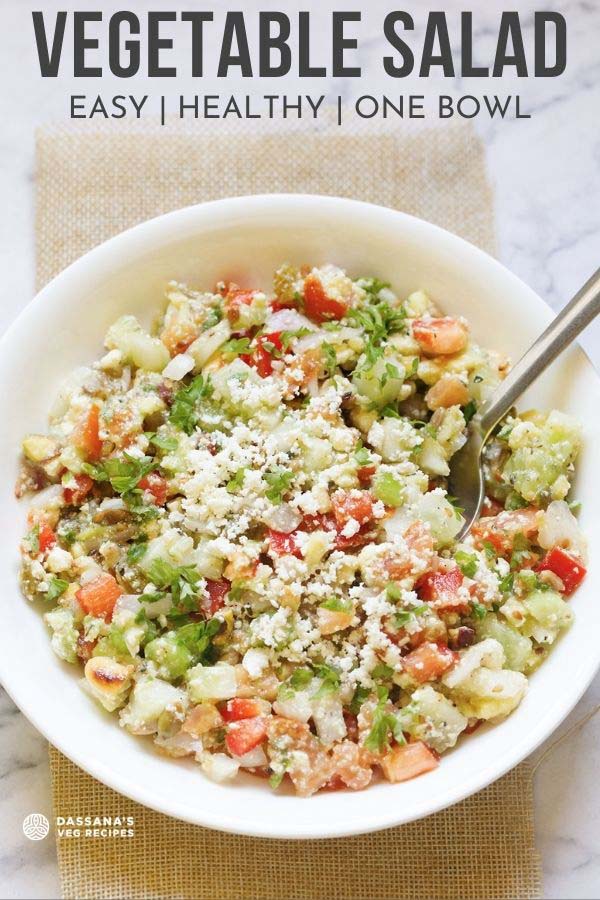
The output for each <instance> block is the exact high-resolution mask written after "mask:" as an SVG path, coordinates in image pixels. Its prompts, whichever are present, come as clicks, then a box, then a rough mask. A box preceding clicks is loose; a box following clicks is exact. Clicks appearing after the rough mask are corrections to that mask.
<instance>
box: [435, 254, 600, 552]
mask: <svg viewBox="0 0 600 900" xmlns="http://www.w3.org/2000/svg"><path fill="white" fill-rule="evenodd" d="M599 312H600V269H598V270H597V271H596V272H595V273H594V274H593V275H592V277H591V278H590V279H589V280H588V281H587V282H586V283H585V284H584V286H583V287H582V288H581V290H579V291H578V292H577V293H576V294H575V296H574V297H573V299H572V300H571V301H570V302H569V303H567V305H566V306H565V307H564V308H563V309H562V310H561V312H560V313H559V314H558V315H557V316H556V318H555V319H553V321H552V322H551V323H550V325H549V326H548V327H547V328H546V330H545V331H544V332H543V333H542V334H541V335H540V336H539V338H538V339H537V340H536V341H535V342H534V343H533V344H532V345H531V347H530V348H529V350H527V351H526V352H525V353H524V355H523V356H522V357H521V359H520V360H519V361H518V363H517V364H516V365H515V366H514V368H513V369H512V370H511V371H510V372H509V374H508V376H507V377H506V378H505V380H504V381H503V382H502V384H501V385H500V387H499V388H498V389H497V390H496V391H495V393H494V394H493V395H492V397H491V398H490V399H489V400H488V401H487V402H486V403H484V405H483V407H482V408H481V409H480V410H479V412H478V413H477V415H475V416H474V417H473V419H471V422H470V423H469V428H468V432H467V440H466V442H465V444H464V445H463V446H462V447H461V449H460V450H459V451H458V452H457V453H455V454H454V456H453V457H452V460H451V462H450V475H449V477H448V489H449V493H450V494H451V495H452V496H453V497H455V498H456V502H457V505H458V506H459V507H460V508H461V509H462V510H463V517H464V523H463V526H462V528H461V530H460V531H459V533H458V535H457V540H462V539H463V538H465V537H466V536H467V534H468V533H469V531H470V530H471V528H472V526H473V524H474V523H475V522H476V521H477V519H478V518H479V515H480V513H481V507H482V505H483V501H484V499H485V473H484V469H483V451H484V448H485V444H486V441H487V440H488V438H489V437H490V435H491V434H492V432H493V431H494V429H495V427H496V425H497V424H498V423H499V422H500V421H501V420H502V419H503V418H504V416H505V415H506V414H507V413H508V412H509V411H510V410H511V409H512V407H513V406H514V404H515V402H516V401H517V399H518V398H519V397H520V396H521V394H523V393H524V392H525V391H526V390H527V388H528V387H529V386H530V385H531V384H532V383H533V382H534V381H535V379H536V378H537V377H538V376H539V375H541V374H542V372H543V371H544V370H545V369H546V368H547V367H548V366H549V365H550V363H552V362H553V361H554V360H555V359H556V358H557V357H558V356H559V355H560V354H561V353H562V351H563V350H564V349H565V348H566V347H568V346H569V345H570V344H571V343H572V342H573V341H574V340H575V338H576V337H577V336H578V335H579V334H580V333H581V332H582V331H583V329H584V328H585V327H586V326H587V325H589V323H590V322H591V321H592V320H593V319H595V318H596V316H597V315H598V313H599Z"/></svg>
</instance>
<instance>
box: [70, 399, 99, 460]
mask: <svg viewBox="0 0 600 900" xmlns="http://www.w3.org/2000/svg"><path fill="white" fill-rule="evenodd" d="M99 423H100V410H99V409H98V407H97V406H96V404H95V403H93V404H92V405H91V406H90V408H89V410H88V411H87V413H86V414H85V416H84V417H83V418H82V419H81V420H80V421H79V422H78V423H77V425H76V426H75V428H74V429H73V443H74V445H75V446H76V447H77V449H78V450H81V452H82V453H83V454H84V455H85V456H86V458H87V459H90V460H92V462H96V461H97V460H99V459H100V457H101V456H102V441H101V440H100V435H99Z"/></svg>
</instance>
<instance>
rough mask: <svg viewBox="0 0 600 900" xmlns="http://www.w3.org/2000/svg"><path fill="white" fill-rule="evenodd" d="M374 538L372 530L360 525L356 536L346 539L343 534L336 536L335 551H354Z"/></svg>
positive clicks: (368, 526) (367, 526)
mask: <svg viewBox="0 0 600 900" xmlns="http://www.w3.org/2000/svg"><path fill="white" fill-rule="evenodd" d="M373 538H374V535H373V530H372V529H371V527H370V525H368V524H367V525H361V527H360V528H359V530H358V531H357V532H356V534H353V535H351V536H350V537H346V536H345V535H344V534H338V535H337V536H336V539H335V549H336V550H356V549H358V547H364V546H365V544H368V543H370V542H371V541H372V540H373Z"/></svg>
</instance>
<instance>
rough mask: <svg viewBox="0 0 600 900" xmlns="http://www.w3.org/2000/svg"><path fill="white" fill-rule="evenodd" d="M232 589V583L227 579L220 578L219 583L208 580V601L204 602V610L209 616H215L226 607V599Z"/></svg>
mask: <svg viewBox="0 0 600 900" xmlns="http://www.w3.org/2000/svg"><path fill="white" fill-rule="evenodd" d="M230 588H231V582H230V581H227V579H226V578H220V579H219V580H218V581H212V580H211V579H207V581H206V592H207V594H208V600H203V601H202V608H203V610H204V612H206V614H207V615H208V616H214V614H215V613H216V612H218V611H219V610H220V609H222V608H223V607H224V606H225V597H226V596H227V594H228V592H229V590H230Z"/></svg>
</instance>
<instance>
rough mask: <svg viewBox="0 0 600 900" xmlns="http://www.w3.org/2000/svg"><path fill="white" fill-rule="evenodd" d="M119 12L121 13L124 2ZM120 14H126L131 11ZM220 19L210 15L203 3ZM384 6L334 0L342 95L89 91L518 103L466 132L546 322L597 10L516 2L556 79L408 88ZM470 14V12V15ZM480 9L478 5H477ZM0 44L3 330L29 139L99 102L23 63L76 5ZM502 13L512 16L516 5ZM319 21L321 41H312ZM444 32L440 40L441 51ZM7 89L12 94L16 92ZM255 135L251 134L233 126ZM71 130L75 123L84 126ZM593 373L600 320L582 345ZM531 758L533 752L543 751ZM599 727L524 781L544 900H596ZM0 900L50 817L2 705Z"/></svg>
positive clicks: (21, 276)
mask: <svg viewBox="0 0 600 900" xmlns="http://www.w3.org/2000/svg"><path fill="white" fill-rule="evenodd" d="M125 5H127V4H125ZM92 6H93V8H94V9H102V10H103V11H105V12H109V11H113V10H115V9H119V8H123V3H121V2H119V3H112V2H104V0H97V2H96V3H94V4H93V5H92ZM129 6H130V8H134V5H132V4H129ZM175 6H176V8H177V9H178V10H183V9H191V8H193V6H194V4H193V3H191V2H179V3H177V4H176V5H175ZM213 6H214V8H215V9H216V8H217V4H213ZM271 6H272V4H270V3H269V2H267V0H245V2H244V3H243V4H237V7H236V5H235V4H232V5H231V7H230V8H232V9H233V8H240V7H243V9H244V10H245V12H246V17H247V20H248V21H251V20H252V14H253V13H255V12H256V11H257V10H260V9H268V8H271ZM294 6H295V4H292V3H291V2H286V0H282V2H280V3H278V4H275V6H274V7H273V8H277V9H288V11H290V12H291V11H292V10H293V9H294ZM397 6H398V5H397V4H392V3H391V2H383V0H371V2H370V3H366V2H364V0H363V2H358V0H346V3H345V4H344V6H343V8H344V9H360V10H362V11H363V21H362V23H361V28H360V34H361V49H360V51H359V52H358V58H359V59H360V64H361V65H362V66H363V77H362V79H361V80H360V82H358V83H357V82H356V81H354V82H349V81H346V82H343V83H342V82H340V81H339V80H338V81H336V80H334V79H333V78H326V79H323V80H322V81H319V82H315V81H310V80H309V81H308V82H306V81H305V80H304V82H300V81H299V80H298V79H295V78H294V77H293V76H290V77H289V78H288V79H286V83H285V85H282V84H279V83H275V82H273V81H271V82H264V80H261V79H254V80H252V81H248V80H246V81H244V80H242V79H235V78H231V79H228V80H227V86H226V88H224V86H223V84H220V83H217V82H216V79H212V80H211V79H210V78H206V80H205V81H203V82H202V85H201V87H200V86H198V83H197V82H196V83H195V84H192V83H191V81H190V79H189V78H188V79H187V81H186V79H185V77H184V78H183V83H182V82H181V81H178V83H177V87H176V89H175V87H174V85H172V84H166V85H165V84H162V83H161V82H156V81H155V82H154V83H153V84H152V85H149V84H148V83H147V82H145V81H144V79H142V78H140V79H137V78H136V79H132V80H131V81H130V82H129V83H128V84H127V85H126V89H125V88H124V87H123V84H122V83H121V84H119V83H118V82H116V81H115V80H111V79H110V78H109V77H106V78H105V79H103V81H102V93H103V94H106V95H107V96H110V95H112V93H130V92H131V93H138V94H139V93H144V92H149V91H150V90H152V91H153V92H154V93H156V94H159V93H161V92H165V93H171V94H172V93H173V92H174V91H175V90H176V91H177V92H178V93H179V92H181V93H183V92H186V91H187V92H191V93H198V92H200V91H202V92H206V93H208V92H214V93H218V92H222V93H223V92H226V93H227V94H229V93H234V92H235V91H236V90H237V91H239V92H243V93H244V94H257V95H258V94H260V95H262V94H263V93H265V92H266V93H268V92H273V93H282V92H283V90H284V89H285V91H286V92H287V93H289V94H294V93H311V92H312V93H319V94H320V93H328V92H330V93H332V94H340V93H341V94H343V95H344V97H345V99H346V100H352V98H353V97H356V96H358V95H359V94H373V95H381V94H382V93H387V94H388V96H390V97H391V98H394V97H396V98H397V97H398V95H399V94H400V93H404V94H406V93H409V92H418V93H423V94H427V95H430V94H432V95H433V94H436V93H438V92H440V91H443V92H444V93H450V92H452V91H454V92H456V93H472V94H477V95H482V94H494V93H497V94H501V95H503V96H506V95H508V94H512V95H514V94H515V93H519V94H520V95H521V97H522V108H524V109H526V111H527V112H528V113H530V114H531V118H530V119H527V120H520V121H515V120H514V119H506V120H502V121H501V120H498V119H494V120H490V119H489V118H486V117H483V116H480V117H479V118H477V119H475V120H474V124H475V127H476V129H477V131H478V133H479V134H480V136H481V138H482V139H483V141H484V143H485V146H486V152H487V163H488V168H489V172H490V176H491V178H492V181H493V183H494V187H495V192H496V227H497V234H498V255H499V257H500V259H501V260H502V262H503V263H504V264H505V265H507V266H508V268H510V269H511V270H512V271H514V272H515V273H516V274H518V275H519V276H521V277H522V278H523V279H524V280H525V281H526V282H527V283H528V284H530V285H531V286H532V287H533V288H534V289H535V290H537V291H538V292H539V293H540V294H541V295H542V296H543V297H545V298H546V299H547V300H548V301H549V302H550V303H551V304H552V306H553V307H554V308H556V309H558V308H559V307H560V306H561V305H562V304H563V303H564V302H566V300H567V299H568V298H569V297H570V296H571V294H572V293H573V292H574V291H575V290H576V289H577V288H578V287H579V286H580V285H581V284H582V282H583V281H584V280H585V279H586V278H587V277H588V276H589V275H590V274H591V273H592V272H593V271H594V269H595V268H596V267H597V266H598V263H599V256H600V175H599V171H600V126H599V125H598V116H597V110H598V109H599V108H600V60H599V58H598V53H597V40H596V37H595V35H596V34H597V33H598V28H599V27H600V5H598V4H595V3H590V2H587V0H562V2H558V3H554V2H547V3H544V4H536V3H535V2H531V0H523V2H521V3H519V5H518V7H519V10H520V12H521V17H522V21H523V23H524V26H525V39H526V44H527V46H528V47H529V46H531V23H532V19H533V11H534V10H535V9H536V8H540V7H541V6H543V7H544V8H553V9H557V10H558V11H560V12H561V13H562V14H563V15H564V16H565V17H566V19H567V24H568V29H569V55H568V60H569V61H568V67H567V71H566V72H565V74H564V75H563V76H562V77H560V78H558V79H551V78H550V79H516V78H511V77H505V78H502V79H500V80H498V79H495V80H493V79H478V80H477V83H474V80H473V79H471V80H464V81H463V80H461V79H460V78H458V77H457V78H456V79H450V80H448V81H446V83H443V82H442V81H441V80H440V79H438V78H436V77H432V78H430V79H428V81H426V82H425V81H422V80H419V79H407V80H406V82H403V83H401V84H400V85H399V84H397V83H394V82H393V81H391V80H390V79H389V78H386V77H385V75H383V74H382V72H381V56H382V55H383V52H384V39H383V37H382V36H381V22H382V20H383V16H384V14H385V13H386V12H388V11H390V10H391V9H392V8H397ZM428 6H430V7H431V8H436V9H440V8H443V9H445V10H446V11H447V13H448V19H449V21H451V22H456V21H457V12H458V11H460V10H461V8H467V7H468V4H464V3H460V2H459V0H446V2H444V0H442V2H438V3H436V4H431V5H430V4H422V3H417V2H416V0H413V2H410V3H404V4H402V8H403V9H408V10H411V11H413V12H414V14H415V19H416V23H417V33H418V30H419V28H420V27H422V21H423V16H422V14H420V13H419V9H421V10H422V8H423V7H428ZM473 6H475V5H474V4H471V7H473ZM481 6H483V4H481ZM1 7H2V8H1V9H0V33H2V34H3V35H4V37H5V38H8V40H5V41H4V47H3V52H2V54H0V84H1V85H2V86H3V89H2V94H3V96H2V103H3V107H4V116H3V123H2V125H3V127H2V132H1V133H0V190H1V196H2V198H3V215H2V217H1V219H0V237H1V240H0V261H1V262H2V272H3V283H4V292H3V302H2V306H1V308H0V332H1V331H3V330H4V329H5V328H6V327H7V325H8V324H9V323H10V321H12V319H13V318H14V316H15V315H16V314H17V313H18V312H19V310H20V309H22V307H23V306H24V305H25V304H26V303H27V301H28V300H29V299H30V298H31V296H32V295H33V290H34V288H33V279H34V255H33V216H34V190H35V173H34V129H35V127H36V126H37V125H38V124H41V123H42V122H48V121H65V120H66V118H67V115H68V105H67V100H66V98H67V96H68V94H69V93H71V92H77V93H84V92H89V93H98V91H99V87H98V84H97V83H91V82H90V81H89V80H84V81H81V80H80V81H79V82H78V83H75V82H74V80H73V79H70V78H69V76H68V74H66V75H64V76H61V77H59V78H58V79H46V80H44V81H42V79H40V77H39V74H38V69H37V62H36V59H35V55H34V42H33V38H32V29H31V18H30V12H31V10H32V9H35V8H40V7H43V8H44V11H45V12H46V15H47V16H48V15H50V17H51V18H52V19H53V16H54V13H55V12H56V11H57V10H58V9H73V8H78V7H79V8H81V5H80V4H79V5H77V4H72V3H70V2H58V0H45V2H44V3H43V4H39V3H36V2H34V3H30V2H29V0H2V4H1ZM139 7H142V8H144V9H146V8H148V9H160V8H165V4H164V3H162V2H155V0H145V2H143V4H137V5H135V8H136V9H139ZM336 7H337V8H341V7H340V6H339V4H333V3H329V2H327V0H325V2H313V0H309V2H306V3H304V4H302V8H304V9H310V10H311V11H312V13H313V15H314V17H315V22H316V23H317V27H316V28H315V32H316V34H315V38H314V53H315V58H316V59H317V60H318V59H319V56H320V54H321V53H323V54H325V47H326V41H327V40H328V38H327V27H326V19H325V16H326V14H327V13H328V12H329V11H330V10H331V9H332V8H336ZM513 7H514V4H513ZM503 8H510V4H503V3H501V2H495V0H492V2H489V3H486V4H485V10H484V9H481V10H477V11H476V12H475V13H474V20H475V41H474V43H475V48H476V49H475V62H476V63H480V64H481V63H483V62H486V61H487V58H488V55H489V52H490V47H491V46H492V44H493V41H494V37H495V33H497V25H498V17H499V13H500V11H501V10H502V9H503ZM319 23H321V24H322V26H323V27H320V25H319ZM454 35H455V29H454V31H453V32H452V36H453V40H454ZM13 87H14V90H13ZM246 126H247V127H248V128H252V123H251V122H249V123H246ZM81 127H82V129H84V128H85V127H86V123H85V122H82V123H81ZM582 343H583V345H584V347H585V349H586V350H587V352H588V354H589V355H590V357H591V358H592V360H593V362H594V363H595V365H596V366H597V367H599V368H600V322H596V323H595V325H594V326H593V327H591V328H590V329H589V330H588V332H587V333H586V335H585V337H584V339H583V341H582ZM599 703H600V678H596V680H595V682H594V683H593V684H592V686H591V687H590V688H589V690H588V691H587V693H586V694H585V696H584V697H583V699H582V700H581V701H580V703H579V704H578V706H577V708H576V709H575V710H574V711H573V713H572V714H571V715H570V716H569V718H568V719H567V721H566V722H565V723H563V726H562V727H561V729H559V732H558V733H557V735H554V736H553V738H551V739H550V741H549V742H548V743H551V742H552V741H554V740H556V737H557V736H559V735H560V734H564V733H566V731H567V730H568V729H569V728H570V727H572V726H573V725H574V724H575V723H576V722H578V721H580V720H581V719H582V717H584V716H585V715H586V713H588V712H589V711H591V710H592V709H593V708H594V707H595V706H596V705H597V704H599ZM543 750H544V748H542V749H541V750H540V751H539V753H542V752H543ZM599 766H600V715H599V716H597V717H596V718H594V719H592V720H591V721H589V722H588V723H587V724H586V725H585V726H584V727H583V728H582V729H581V730H579V731H578V732H577V733H576V734H573V735H572V736H570V737H569V738H568V739H567V740H565V741H564V742H562V743H561V744H560V745H559V746H558V747H556V748H555V749H554V751H553V752H552V754H551V755H550V756H549V757H548V758H546V759H545V760H543V761H542V762H541V764H540V767H539V769H538V771H537V774H536V787H535V795H536V833H537V842H538V847H539V849H540V851H541V854H542V858H543V866H544V891H545V896H546V897H547V898H595V897H598V895H599V893H600V845H599V841H598V835H599V834H600V803H599V800H600V788H599V787H598V779H597V772H598V768H599ZM0 784H1V790H0V896H2V897H7V898H8V897H20V898H25V897H29V898H33V897H52V898H54V897H58V896H59V895H60V888H59V882H58V873H57V866H56V858H55V847H54V846H53V844H52V842H51V840H50V839H47V840H44V841H39V842H35V843H34V842H29V841H26V840H25V838H24V837H23V834H22V831H21V824H22V821H23V818H24V817H25V816H26V815H27V814H29V813H30V812H42V813H46V814H47V815H51V801H50V786H49V771H48V754H47V747H46V742H45V741H44V739H43V738H42V737H41V736H40V735H39V734H38V733H37V732H36V731H35V730H34V729H33V727H32V726H31V725H29V723H28V722H27V721H26V720H25V718H24V717H23V716H22V715H21V713H20V712H19V711H18V710H17V709H16V708H15V707H14V705H13V704H12V702H11V701H10V700H9V698H8V697H7V696H6V695H5V694H4V693H2V692H1V691H0Z"/></svg>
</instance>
